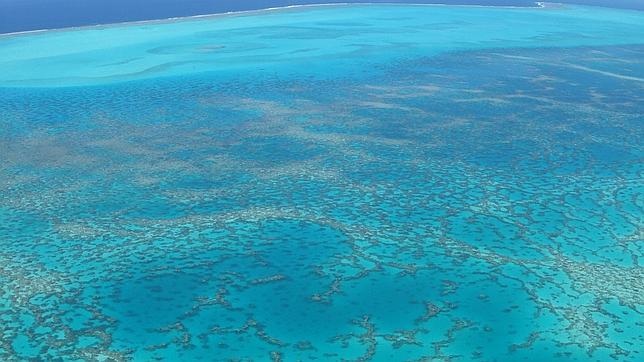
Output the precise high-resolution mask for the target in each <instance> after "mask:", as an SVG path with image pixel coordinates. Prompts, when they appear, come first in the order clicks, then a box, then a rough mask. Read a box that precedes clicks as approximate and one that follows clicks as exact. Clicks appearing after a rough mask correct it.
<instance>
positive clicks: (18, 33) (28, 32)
mask: <svg viewBox="0 0 644 362" xmlns="http://www.w3.org/2000/svg"><path fill="white" fill-rule="evenodd" d="M550 4H552V5H557V6H562V5H563V4H559V3H548V2H540V1H537V2H535V3H534V6H511V5H474V4H471V5H468V4H461V5H458V4H440V3H437V4H422V3H373V2H364V3H320V4H299V5H287V6H278V7H269V8H263V9H254V10H237V11H227V12H221V13H210V14H198V15H188V16H178V17H171V18H163V19H150V20H134V21H123V22H116V23H105V24H93V25H82V26H70V27H62V28H49V29H36V30H25V31H16V32H10V33H0V39H2V38H8V37H17V36H23V35H34V34H39V33H48V32H59V31H60V32H64V31H75V30H84V29H94V28H95V29H102V28H109V27H116V26H129V25H139V24H164V23H171V22H175V21H184V20H191V19H208V18H216V17H225V16H243V15H249V14H256V13H264V12H274V11H282V10H290V9H297V8H308V7H310V8H313V7H327V6H328V7H332V6H338V7H343V6H365V5H366V6H372V5H383V6H440V7H468V8H470V7H471V8H501V9H539V8H548V7H550V6H549V5H550Z"/></svg>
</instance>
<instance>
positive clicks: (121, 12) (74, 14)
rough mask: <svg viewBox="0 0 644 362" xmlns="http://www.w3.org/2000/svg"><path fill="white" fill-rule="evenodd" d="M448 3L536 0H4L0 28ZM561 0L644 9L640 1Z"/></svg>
mask: <svg viewBox="0 0 644 362" xmlns="http://www.w3.org/2000/svg"><path fill="white" fill-rule="evenodd" d="M361 2H373V3H429V4H431V3H444V4H479V5H490V6H494V5H505V6H508V5H511V6H534V4H535V1H531V0H243V1H239V0H215V1H213V0H185V1H183V0H182V1H178V0H143V1H142V0H134V1H133V0H111V1H105V0H0V33H11V32H17V31H28V30H38V29H52V28H66V27H72V26H83V25H94V24H108V23H117V22H125V21H138V20H150V19H164V18H169V17H177V16H190V15H199V14H212V13H221V12H228V11H241V10H254V9H263V8H268V7H278V6H287V5H294V4H317V3H361ZM556 2H563V3H572V4H585V5H597V6H606V7H617V8H628V9H638V10H644V1H641V0H560V1H556Z"/></svg>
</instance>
